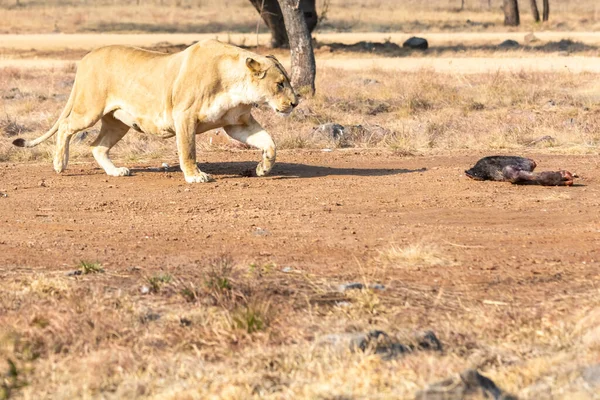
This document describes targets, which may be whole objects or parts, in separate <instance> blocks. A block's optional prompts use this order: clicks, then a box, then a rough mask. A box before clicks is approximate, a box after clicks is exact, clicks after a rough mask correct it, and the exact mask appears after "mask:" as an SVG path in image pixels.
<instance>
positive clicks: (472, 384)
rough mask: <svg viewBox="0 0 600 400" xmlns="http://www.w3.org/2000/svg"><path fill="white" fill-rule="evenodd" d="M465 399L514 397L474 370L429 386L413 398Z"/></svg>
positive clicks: (423, 399) (426, 399)
mask: <svg viewBox="0 0 600 400" xmlns="http://www.w3.org/2000/svg"><path fill="white" fill-rule="evenodd" d="M475 396H476V397H475ZM465 398H469V399H471V398H477V399H490V398H491V399H496V400H516V397H514V396H512V395H510V394H508V393H504V392H503V391H502V390H501V389H500V388H498V386H496V384H495V383H494V382H493V381H492V380H491V379H489V378H487V377H485V376H483V375H481V374H479V372H477V370H474V369H468V370H466V371H463V372H462V373H461V374H459V375H458V376H454V377H452V378H448V379H446V380H444V381H441V382H438V383H434V384H432V385H429V387H427V388H426V389H424V390H421V391H419V392H417V394H416V396H415V399H416V400H463V399H465Z"/></svg>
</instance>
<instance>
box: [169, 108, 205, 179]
mask: <svg viewBox="0 0 600 400" xmlns="http://www.w3.org/2000/svg"><path fill="white" fill-rule="evenodd" d="M175 135H176V140H177V152H178V153H179V166H180V168H181V171H182V172H183V175H184V176H185V181H186V182H187V183H202V182H212V181H214V179H213V178H212V177H211V176H210V175H208V174H207V173H205V172H202V171H200V169H199V168H198V164H196V124H195V121H194V120H185V119H181V120H180V121H178V122H176V127H175Z"/></svg>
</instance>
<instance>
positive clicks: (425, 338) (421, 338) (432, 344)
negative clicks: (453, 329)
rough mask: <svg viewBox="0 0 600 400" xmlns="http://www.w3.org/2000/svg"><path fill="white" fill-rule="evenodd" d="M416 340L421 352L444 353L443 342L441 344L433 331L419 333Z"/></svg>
mask: <svg viewBox="0 0 600 400" xmlns="http://www.w3.org/2000/svg"><path fill="white" fill-rule="evenodd" d="M416 339H417V347H418V349H419V350H432V351H444V349H443V347H442V342H440V340H439V339H438V338H437V336H436V335H435V333H434V332H433V331H425V332H422V333H419V334H417V336H416Z"/></svg>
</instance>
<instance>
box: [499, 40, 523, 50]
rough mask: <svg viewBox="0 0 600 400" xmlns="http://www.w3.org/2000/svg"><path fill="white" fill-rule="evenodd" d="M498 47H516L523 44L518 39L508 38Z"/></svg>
mask: <svg viewBox="0 0 600 400" xmlns="http://www.w3.org/2000/svg"><path fill="white" fill-rule="evenodd" d="M498 47H499V48H501V49H515V48H518V47H521V45H520V44H519V42H517V41H516V40H512V39H508V40H505V41H504V42H502V43H500V44H499V45H498Z"/></svg>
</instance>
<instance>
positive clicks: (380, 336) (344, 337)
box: [316, 330, 442, 360]
mask: <svg viewBox="0 0 600 400" xmlns="http://www.w3.org/2000/svg"><path fill="white" fill-rule="evenodd" d="M416 341H417V345H416V346H415V345H412V344H411V345H404V344H402V343H400V342H399V341H398V340H397V339H396V338H394V337H392V336H390V335H388V334H387V333H385V332H384V331H380V330H372V331H369V332H367V333H339V334H331V335H325V336H322V337H320V338H319V339H317V342H316V344H317V345H328V346H332V347H334V348H337V349H338V350H340V351H344V350H350V351H352V352H356V351H359V350H360V351H363V352H366V351H370V352H373V353H374V354H378V355H379V356H381V358H383V359H384V360H391V359H393V358H397V357H399V356H401V355H403V354H406V353H410V352H412V351H415V350H439V351H441V350H442V344H441V343H440V341H439V340H438V339H437V337H436V336H435V334H434V333H433V332H431V331H427V332H424V333H422V334H419V335H417V337H416Z"/></svg>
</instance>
